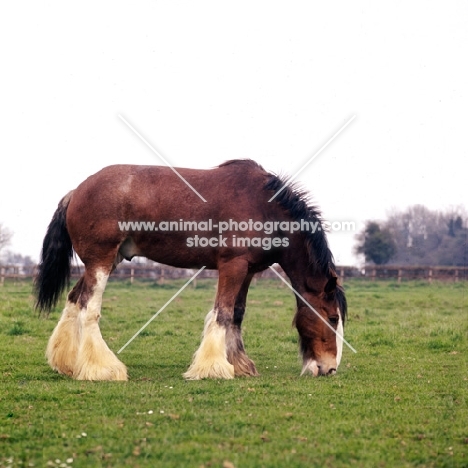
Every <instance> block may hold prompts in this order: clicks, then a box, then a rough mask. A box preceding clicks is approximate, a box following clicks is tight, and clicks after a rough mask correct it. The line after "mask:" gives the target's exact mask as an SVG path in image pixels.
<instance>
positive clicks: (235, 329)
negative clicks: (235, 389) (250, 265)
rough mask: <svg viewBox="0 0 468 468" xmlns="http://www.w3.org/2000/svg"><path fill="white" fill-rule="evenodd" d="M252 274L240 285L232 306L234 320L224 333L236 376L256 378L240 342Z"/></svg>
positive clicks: (227, 350) (229, 359) (242, 343)
mask: <svg viewBox="0 0 468 468" xmlns="http://www.w3.org/2000/svg"><path fill="white" fill-rule="evenodd" d="M252 278H253V274H249V275H248V276H247V277H246V278H245V280H244V282H243V283H242V287H241V290H240V291H239V294H238V295H237V298H236V303H235V306H234V320H233V322H232V324H231V326H230V327H228V328H227V332H226V352H227V359H228V361H229V362H230V363H231V364H232V365H233V366H234V374H235V375H236V376H238V377H239V376H257V375H258V372H257V369H256V368H255V364H254V363H253V361H252V360H251V359H250V358H249V357H248V356H247V354H246V352H245V349H244V342H243V340H242V331H241V326H242V320H243V319H244V313H245V306H246V300H247V293H248V291H249V286H250V282H251V281H252Z"/></svg>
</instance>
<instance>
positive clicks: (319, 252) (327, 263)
mask: <svg viewBox="0 0 468 468" xmlns="http://www.w3.org/2000/svg"><path fill="white" fill-rule="evenodd" d="M283 187H285V188H284V189H283ZM264 188H265V190H272V191H273V192H274V193H276V192H278V191H279V190H281V189H283V190H282V191H281V192H280V193H279V194H278V195H277V196H276V197H275V199H274V200H275V201H276V202H277V203H278V204H279V205H281V207H282V208H284V209H285V210H286V211H287V212H288V213H289V214H290V216H291V218H292V219H293V220H294V221H299V222H300V221H301V220H305V221H307V222H312V223H318V224H317V229H316V231H315V232H314V233H313V232H311V231H306V232H305V233H304V234H305V236H306V246H307V252H308V254H309V261H310V265H311V266H313V267H315V268H317V269H318V270H319V271H320V273H322V274H323V275H325V276H326V277H327V278H329V277H330V276H331V274H332V273H335V264H334V260H333V255H332V253H331V251H330V248H329V247H328V241H327V236H326V233H325V228H324V226H323V219H322V214H321V212H320V210H319V209H318V208H317V207H316V206H313V205H311V204H310V195H309V194H308V192H307V191H305V190H304V189H302V188H301V187H299V185H298V184H296V183H291V182H290V181H289V180H288V179H287V178H286V177H278V176H277V175H274V174H270V176H269V179H268V181H267V183H266V184H265V187H264Z"/></svg>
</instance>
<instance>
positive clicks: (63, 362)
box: [46, 278, 83, 377]
mask: <svg viewBox="0 0 468 468" xmlns="http://www.w3.org/2000/svg"><path fill="white" fill-rule="evenodd" d="M82 283H83V278H81V279H80V280H79V281H78V283H77V284H76V286H75V288H74V289H79V288H80V287H81V285H82ZM80 336H81V320H80V306H79V304H76V303H73V302H70V301H69V300H67V303H66V305H65V309H64V310H63V312H62V316H61V317H60V320H59V322H58V324H57V325H56V327H55V329H54V331H53V333H52V335H51V337H50V338H49V343H48V345H47V350H46V357H47V361H48V363H49V365H50V367H52V369H54V370H56V371H58V372H60V373H61V374H65V375H68V376H69V377H73V376H74V373H75V367H76V358H77V355H78V348H79V345H80Z"/></svg>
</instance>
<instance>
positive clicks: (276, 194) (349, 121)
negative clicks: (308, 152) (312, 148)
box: [268, 115, 356, 202]
mask: <svg viewBox="0 0 468 468" xmlns="http://www.w3.org/2000/svg"><path fill="white" fill-rule="evenodd" d="M355 118H356V116H355V115H353V116H352V117H351V118H350V119H349V120H348V121H347V122H346V123H345V124H344V125H343V126H342V127H341V128H340V129H339V130H338V131H337V132H336V133H335V134H334V135H333V136H332V137H331V138H330V139H329V140H328V141H327V142H326V143H325V144H324V145H323V146H322V147H321V148H320V149H319V150H318V151H317V152H316V153H315V154H314V155H313V156H312V157H311V158H310V159H309V160H308V161H307V162H306V163H305V164H304V165H303V166H302V167H301V168H300V169H299V170H298V171H297V172H296V173H295V174H294V175H293V176H292V177H290V178H289V179H288V182H292V181H293V180H294V179H295V178H296V177H297V176H298V175H299V174H300V173H301V172H302V171H303V170H304V169H305V168H306V167H307V166H308V165H309V164H310V163H311V162H312V161H313V160H314V159H315V158H316V157H317V156H318V155H319V154H320V153H321V152H322V151H323V150H324V149H325V148H326V147H327V146H328V145H329V144H330V143H331V142H332V141H333V140H334V139H335V138H336V137H337V136H338V135H339V134H340V133H341V132H342V131H343V130H344V129H345V128H346V127H347V126H348V125H349V124H350V123H351V122H352V121H353V120H354V119H355ZM286 187H287V185H286V184H285V185H283V186H282V187H281V188H280V189H279V190H278V191H277V192H276V193H275V194H274V195H273V196H272V197H271V198H270V199H269V200H268V202H271V201H272V200H274V199H275V198H276V197H277V196H278V195H279V194H280V193H281V192H282V191H283V190H284V189H285V188H286Z"/></svg>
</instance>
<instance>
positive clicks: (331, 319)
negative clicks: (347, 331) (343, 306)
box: [328, 315, 339, 325]
mask: <svg viewBox="0 0 468 468" xmlns="http://www.w3.org/2000/svg"><path fill="white" fill-rule="evenodd" d="M328 320H329V322H330V323H331V324H332V325H338V322H339V317H338V316H337V315H333V316H332V317H328Z"/></svg>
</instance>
